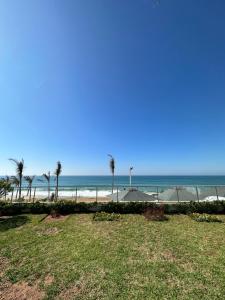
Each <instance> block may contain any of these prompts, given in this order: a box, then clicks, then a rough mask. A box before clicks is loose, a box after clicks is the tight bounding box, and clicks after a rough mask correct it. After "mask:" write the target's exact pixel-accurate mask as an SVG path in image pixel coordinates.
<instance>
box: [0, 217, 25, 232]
mask: <svg viewBox="0 0 225 300" xmlns="http://www.w3.org/2000/svg"><path fill="white" fill-rule="evenodd" d="M28 222H30V220H29V218H28V217H27V216H11V217H0V232H3V231H6V230H9V229H12V228H16V227H20V226H22V225H24V224H26V223H28Z"/></svg>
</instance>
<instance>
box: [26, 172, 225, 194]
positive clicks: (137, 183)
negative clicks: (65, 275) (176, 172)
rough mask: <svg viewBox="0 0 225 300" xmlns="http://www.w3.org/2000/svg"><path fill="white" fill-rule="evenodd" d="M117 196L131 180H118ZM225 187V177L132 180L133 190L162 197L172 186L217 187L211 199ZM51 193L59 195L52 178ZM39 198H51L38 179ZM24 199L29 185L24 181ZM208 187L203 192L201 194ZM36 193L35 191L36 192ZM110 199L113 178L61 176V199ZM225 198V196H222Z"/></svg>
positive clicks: (115, 186)
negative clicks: (218, 190)
mask: <svg viewBox="0 0 225 300" xmlns="http://www.w3.org/2000/svg"><path fill="white" fill-rule="evenodd" d="M114 180H115V181H114V192H116V191H117V190H118V191H122V190H123V189H124V188H126V187H128V186H129V176H115V179H114ZM221 185H225V176H132V187H136V188H138V189H139V190H141V191H143V192H146V193H158V192H159V193H160V192H163V191H164V190H166V189H168V188H170V187H171V186H173V187H175V186H192V187H193V186H194V188H195V187H196V186H213V188H212V190H211V191H210V192H209V195H211V194H212V195H214V194H215V188H214V186H221ZM50 186H51V189H50V190H51V193H52V192H54V191H55V177H54V176H52V177H51V184H50ZM33 187H36V189H35V193H36V196H41V197H43V196H47V195H48V192H47V182H46V180H45V179H44V178H43V177H40V176H37V177H35V180H34V182H33ZM23 188H24V195H25V194H26V190H27V183H26V182H25V181H24V180H23ZM202 189H204V187H202V188H201V190H202ZM33 190H34V189H33ZM96 190H97V194H98V197H106V196H108V195H109V194H111V192H112V176H60V177H59V196H61V197H75V195H76V196H78V197H91V198H92V197H96ZM222 195H224V192H223V193H222Z"/></svg>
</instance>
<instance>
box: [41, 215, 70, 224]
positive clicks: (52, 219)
mask: <svg viewBox="0 0 225 300" xmlns="http://www.w3.org/2000/svg"><path fill="white" fill-rule="evenodd" d="M68 217H69V215H66V216H63V215H57V216H56V217H53V216H51V215H48V216H47V217H46V218H45V219H44V221H45V222H55V221H64V220H66V219H67V218H68Z"/></svg>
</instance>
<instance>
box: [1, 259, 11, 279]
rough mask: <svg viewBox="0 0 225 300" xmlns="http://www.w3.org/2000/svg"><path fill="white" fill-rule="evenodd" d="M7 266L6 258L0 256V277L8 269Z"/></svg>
mask: <svg viewBox="0 0 225 300" xmlns="http://www.w3.org/2000/svg"><path fill="white" fill-rule="evenodd" d="M9 265H10V264H9V260H8V258H6V257H3V256H0V277H2V276H3V275H4V273H5V272H6V270H7V269H8V268H9Z"/></svg>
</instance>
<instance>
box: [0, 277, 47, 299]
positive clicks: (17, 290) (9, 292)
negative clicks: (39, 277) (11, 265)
mask: <svg viewBox="0 0 225 300" xmlns="http://www.w3.org/2000/svg"><path fill="white" fill-rule="evenodd" d="M44 296H45V294H44V292H43V291H41V290H40V289H39V287H38V285H37V284H35V285H32V286H30V285H28V283H27V282H20V283H15V284H12V283H11V282H8V281H7V282H4V283H1V286H0V299H1V300H29V299H32V300H42V299H44Z"/></svg>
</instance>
